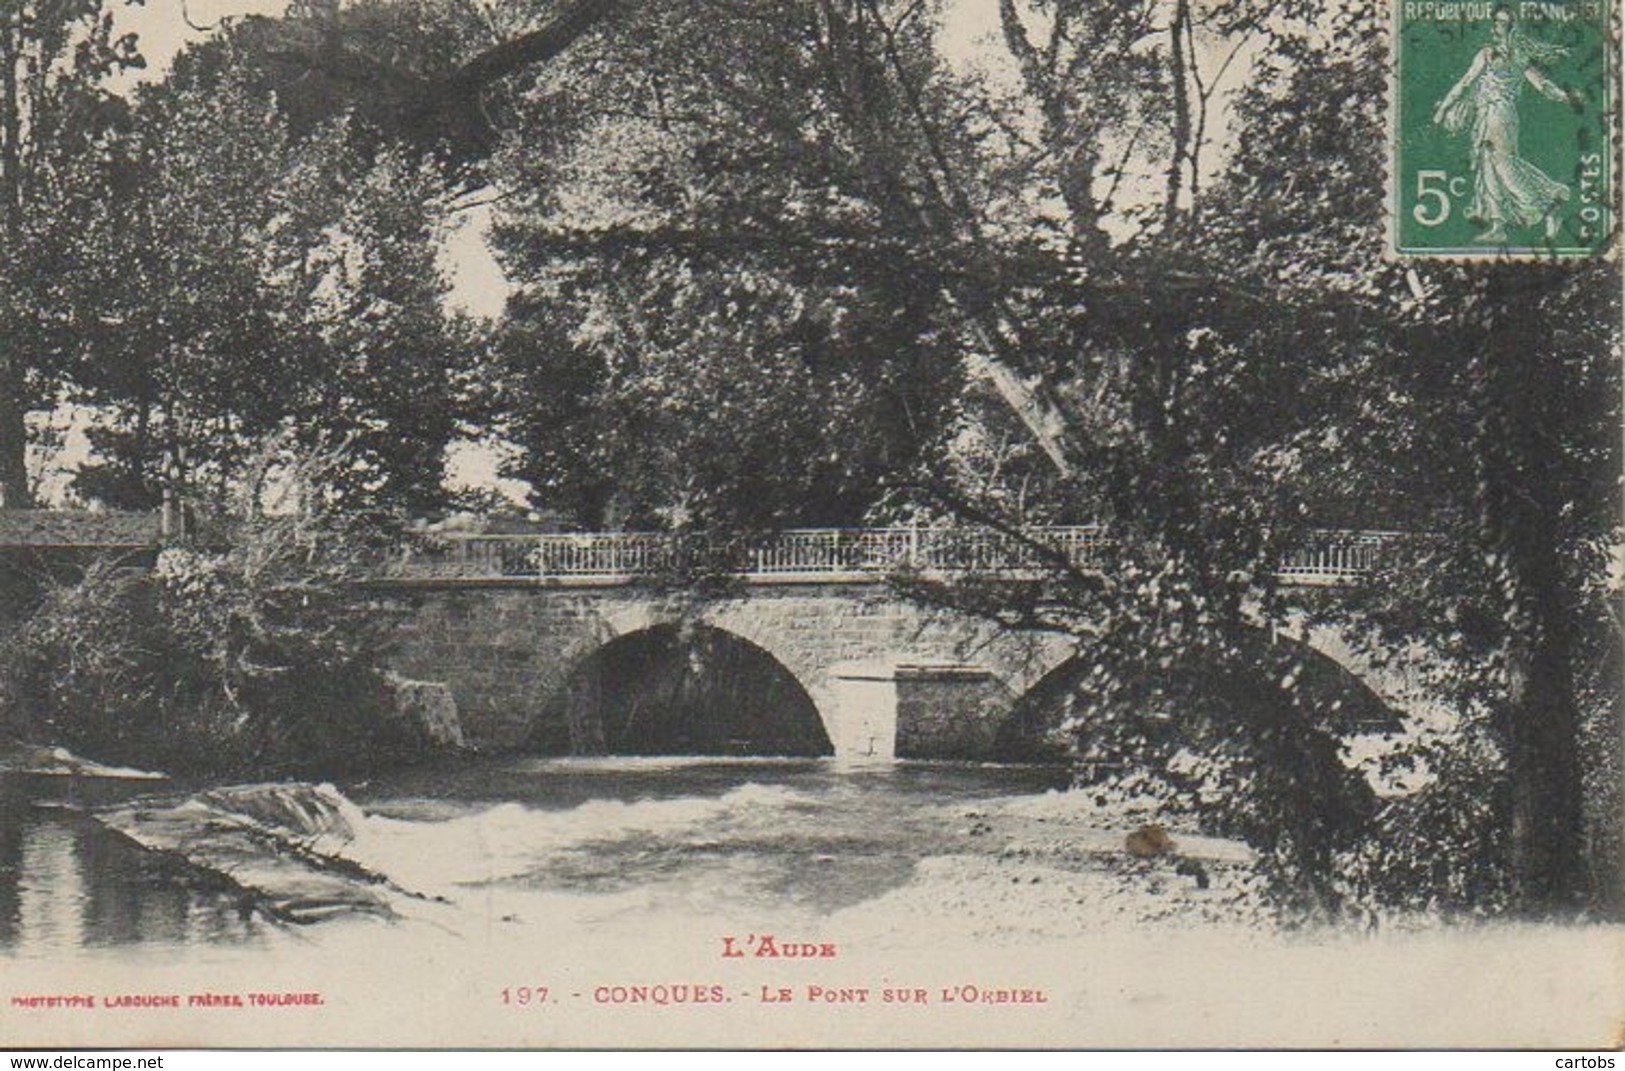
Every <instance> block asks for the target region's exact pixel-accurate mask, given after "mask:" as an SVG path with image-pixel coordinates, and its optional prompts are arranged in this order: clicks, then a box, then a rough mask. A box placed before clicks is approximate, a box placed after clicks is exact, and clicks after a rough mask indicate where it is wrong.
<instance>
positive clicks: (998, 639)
mask: <svg viewBox="0 0 1625 1071" xmlns="http://www.w3.org/2000/svg"><path fill="white" fill-rule="evenodd" d="M1046 543H1048V544H1049V545H1052V546H1059V547H1060V548H1061V549H1062V550H1063V551H1064V552H1065V553H1066V554H1067V555H1068V556H1069V557H1070V558H1071V559H1072V560H1073V561H1074V562H1077V563H1081V564H1084V565H1089V564H1091V563H1094V562H1098V561H1099V560H1101V559H1103V558H1104V557H1105V556H1107V555H1109V553H1110V546H1109V542H1108V541H1107V540H1106V538H1105V536H1104V535H1103V534H1102V533H1100V532H1099V531H1098V530H1097V529H1092V528H1073V529H1053V530H1049V531H1048V532H1047V533H1046ZM1381 543H1382V539H1381V537H1378V536H1372V535H1367V534H1360V533H1337V534H1336V538H1327V539H1325V540H1322V542H1321V544H1320V545H1319V546H1318V547H1317V548H1316V549H1314V550H1312V551H1306V552H1304V553H1303V554H1301V555H1299V556H1297V557H1296V558H1295V559H1293V560H1291V561H1288V562H1285V563H1284V564H1283V566H1282V569H1281V578H1282V580H1283V581H1284V582H1287V583H1296V584H1327V583H1338V582H1340V581H1343V580H1347V579H1349V578H1351V577H1352V576H1354V575H1357V574H1358V573H1359V572H1361V571H1364V570H1365V569H1368V568H1370V566H1371V562H1372V560H1373V559H1372V556H1373V555H1374V554H1375V553H1377V551H1378V548H1379V547H1380V546H1381ZM681 552H682V548H681V547H678V546H677V545H676V544H674V543H673V542H672V541H670V540H669V539H665V538H663V537H657V536H639V535H627V534H613V535H609V534H606V535H548V536H484V535H478V536H476V535H467V536H454V537H447V538H444V539H443V540H442V542H441V544H440V548H439V550H438V552H435V553H431V554H427V555H419V556H417V557H414V558H413V559H410V560H408V561H405V562H403V563H400V564H399V566H398V567H397V568H394V569H392V570H391V573H390V577H389V579H388V580H386V581H384V587H385V589H386V590H387V591H388V592H389V594H390V596H391V597H392V598H395V599H399V600H401V601H403V602H404V603H406V604H407V605H408V606H409V607H410V612H409V614H408V615H407V620H406V622H405V624H404V625H403V631H402V633H401V643H400V646H399V649H398V653H397V654H396V656H395V665H396V668H397V669H398V670H399V671H400V672H401V673H402V674H404V675H406V676H409V677H414V678H418V679H424V680H436V681H444V682H445V683H446V684H447V685H449V687H450V689H451V691H452V693H453V695H454V696H455V698H456V700H457V704H458V709H459V711H460V714H461V717H462V720H463V728H464V732H465V733H466V734H467V735H468V737H469V739H470V740H471V741H473V742H474V743H476V744H477V745H479V746H482V747H486V748H492V749H523V750H534V751H537V752H540V753H546V754H594V753H604V752H623V753H624V752H632V753H637V752H639V751H649V752H655V751H661V750H665V751H667V752H668V753H678V752H681V751H683V750H693V751H695V752H697V753H730V752H734V753H757V754H834V755H835V756H836V757H838V758H847V759H853V760H876V761H886V760H890V759H893V758H937V759H944V758H953V759H976V760H985V759H993V758H999V757H1004V754H1005V751H1006V744H1007V743H1008V741H1007V739H1006V737H1005V735H1004V734H1006V733H1007V732H1008V731H1009V730H1010V728H1011V726H1010V722H1011V716H1012V712H1013V711H1014V710H1016V709H1017V707H1018V704H1019V701H1020V700H1021V699H1022V698H1023V697H1025V696H1029V695H1033V694H1034V693H1035V689H1037V688H1038V687H1039V686H1040V683H1041V682H1043V681H1045V678H1046V677H1048V676H1049V675H1050V674H1052V673H1056V672H1057V671H1059V670H1060V669H1061V667H1063V666H1065V665H1067V663H1068V662H1069V661H1070V660H1071V659H1072V658H1073V655H1074V648H1073V646H1072V643H1071V641H1069V640H1068V639H1067V638H1065V637H1062V636H1058V635H1055V634H1051V633H1019V632H1011V631H1009V630H1006V629H1004V628H1002V627H999V626H996V625H994V624H992V623H989V622H985V621H982V620H979V619H975V618H972V617H969V616H967V615H965V614H962V613H959V612H956V611H951V610H944V609H940V608H929V607H925V606H922V605H920V604H919V603H917V602H914V601H911V600H908V599H905V598H903V597H901V596H900V595H899V594H898V593H897V592H896V591H895V590H894V589H893V588H891V587H890V586H888V585H887V583H886V582H885V580H886V574H887V573H889V572H890V571H891V570H893V569H896V568H897V567H898V566H899V565H903V564H906V565H908V566H910V567H912V568H914V569H916V570H918V571H922V572H933V571H934V572H949V571H963V570H970V569H1001V570H1003V571H1005V572H1006V573H1009V572H1012V571H1015V570H1019V569H1021V568H1030V567H1031V562H1030V561H1029V560H1025V559H1024V558H1023V554H1024V553H1026V552H1025V551H1024V550H1023V549H1022V548H1020V547H1018V546H1014V545H1012V543H1011V541H1010V539H1009V538H1008V537H1003V536H998V535H997V534H995V533H981V534H979V535H976V536H975V537H974V538H967V536H966V534H965V533H963V532H957V531H956V532H954V533H953V534H952V536H951V538H948V537H945V536H944V535H943V533H942V532H940V531H929V530H927V531H922V530H912V529H889V530H867V531H862V532H850V531H847V532H842V531H815V532H790V533H784V534H782V535H780V536H777V537H775V538H774V539H773V540H772V541H770V542H768V543H766V544H763V545H759V546H756V547H754V548H752V549H751V550H750V551H749V557H748V560H746V561H744V562H743V563H741V567H740V568H739V570H738V572H739V574H740V576H741V578H742V579H743V580H744V581H745V583H743V584H742V585H740V586H739V587H737V588H736V589H734V591H733V593H732V594H730V595H728V596H726V597H720V598H719V597H708V598H702V597H698V596H695V595H692V594H686V593H682V592H674V591H670V590H659V589H656V588H653V587H650V586H648V585H646V584H642V583H638V582H637V578H638V577H640V576H647V575H648V574H649V572H650V571H651V570H654V571H658V570H660V569H661V568H663V567H670V566H672V565H673V564H674V560H673V556H674V555H679V554H681ZM661 674H664V675H665V677H666V678H667V679H666V683H665V684H664V685H656V684H653V683H650V681H648V680H642V681H640V679H639V678H652V677H654V676H659V675H661ZM708 675H709V676H710V677H711V678H714V679H713V680H712V682H711V685H709V686H708V687H709V688H710V690H709V691H706V690H705V689H703V688H702V689H701V692H700V693H697V694H695V693H693V688H694V687H695V686H696V685H695V681H696V679H697V678H704V677H707V676H708ZM729 688H731V689H732V691H729ZM651 689H653V690H652V691H651ZM685 689H686V691H685ZM685 695H686V696H687V699H684V696H685ZM685 702H686V703H687V707H688V710H689V713H688V714H687V715H686V717H687V718H688V719H689V720H690V721H692V722H695V723H698V722H705V723H707V725H705V726H702V725H697V724H687V725H685V724H679V723H681V722H683V720H684V716H679V715H672V714H669V713H668V714H664V715H658V716H657V715H655V714H653V713H649V714H648V715H647V716H648V717H649V718H657V717H664V718H666V719H667V720H668V722H671V724H667V725H666V726H665V727H664V728H661V727H659V726H651V725H649V724H645V725H643V726H642V727H641V728H639V727H638V726H636V725H635V723H636V722H637V721H638V719H639V718H641V717H644V716H645V714H644V712H646V711H653V710H655V708H656V707H660V708H661V709H668V708H672V707H673V706H674V704H675V706H677V707H682V706H683V705H684V703H685ZM741 704H746V705H749V704H754V705H755V707H756V709H755V710H753V711H750V712H747V713H743V714H740V713H737V712H733V711H732V710H731V708H733V707H736V706H739V705H741ZM724 707H726V708H730V709H728V710H723V709H719V708H724ZM674 719H675V720H674ZM769 723H771V724H769Z"/></svg>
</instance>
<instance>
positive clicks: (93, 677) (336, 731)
mask: <svg viewBox="0 0 1625 1071" xmlns="http://www.w3.org/2000/svg"><path fill="white" fill-rule="evenodd" d="M375 543H376V537H375V536H374V535H373V534H372V533H370V532H367V531H363V530H360V529H355V528H346V527H344V526H342V525H339V524H336V523H333V522H330V521H325V520H320V519H315V520H313V519H310V518H306V517H300V516H286V517H263V516H262V517H257V518H253V519H250V520H245V521H241V522H237V523H235V524H232V525H230V526H229V528H228V530H227V531H226V532H225V539H224V540H223V544H224V547H225V549H202V548H188V549H168V550H165V551H164V552H162V553H161V554H160V555H159V558H158V562H157V565H156V567H155V568H154V569H153V570H152V571H150V572H137V571H132V570H127V569H120V568H116V567H114V566H111V565H109V564H106V563H98V564H94V565H92V566H91V567H90V568H89V569H88V570H87V571H86V573H85V575H84V576H83V578H82V579H81V580H80V581H79V582H78V583H75V584H71V585H62V586H59V587H57V588H55V589H53V590H51V591H50V592H49V593H48V594H47V597H46V599H45V601H44V603H43V605H42V606H41V607H40V609H39V610H38V611H37V612H36V613H35V614H34V615H32V616H31V618H30V619H29V620H27V621H26V622H24V623H23V625H22V626H21V627H20V628H19V629H18V631H17V633H16V634H15V636H14V637H13V640H12V642H11V643H10V645H9V649H8V651H7V653H6V655H5V665H4V673H5V676H6V677H7V678H8V687H7V688H6V689H5V691H6V692H8V693H9V696H10V699H9V702H10V704H11V706H12V708H13V710H12V720H13V722H14V723H16V724H17V726H18V728H19V730H20V734H21V735H25V736H33V737H36V738H37V737H44V738H46V739H49V740H51V741H53V742H60V743H63V744H66V745H67V746H69V747H71V748H74V749H76V750H80V751H82V752H84V753H86V754H88V755H91V756H94V757H96V758H98V759H101V760H104V761H109V762H118V763H126V764H132V765H137V766H147V767H158V768H162V769H166V770H168V771H170V772H173V773H195V774H210V775H216V774H238V773H248V772H252V773H254V774H255V775H257V776H266V775H277V774H292V773H308V774H323V775H333V774H339V773H348V772H355V771H359V770H364V769H368V768H372V767H375V766H378V765H381V764H385V763H389V762H394V761H398V760H400V759H402V758H404V757H407V756H408V755H410V754H411V753H412V752H413V750H414V749H415V746H416V741H415V737H414V734H413V733H412V732H411V731H410V730H409V728H408V727H407V726H405V725H404V724H402V723H401V722H400V721H398V720H397V719H395V718H393V717H392V716H391V715H392V709H393V708H392V698H391V692H390V686H389V684H388V682H387V681H386V679H385V677H384V675H383V672H382V668H381V665H380V659H381V656H382V654H383V652H384V651H385V649H386V640H387V631H388V629H389V628H390V627H391V625H392V621H391V618H390V616H389V615H388V613H387V612H385V611H384V609H383V608H382V607H380V606H378V605H375V604H374V603H372V602H371V601H369V600H368V599H366V598H365V597H364V596H363V595H361V594H360V592H362V591H363V590H364V589H362V588H361V587H359V586H358V585H357V583H356V581H357V580H358V579H359V578H360V576H361V575H362V574H363V573H364V571H365V570H366V568H367V563H368V561H369V560H370V559H371V557H372V555H373V553H374V552H375V550H376V546H375Z"/></svg>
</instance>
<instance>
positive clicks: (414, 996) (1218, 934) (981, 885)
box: [0, 758, 1625, 1048]
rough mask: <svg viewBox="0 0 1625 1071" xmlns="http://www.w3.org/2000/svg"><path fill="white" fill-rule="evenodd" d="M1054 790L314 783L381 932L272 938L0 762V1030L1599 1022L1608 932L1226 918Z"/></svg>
mask: <svg viewBox="0 0 1625 1071" xmlns="http://www.w3.org/2000/svg"><path fill="white" fill-rule="evenodd" d="M1065 780H1066V774H1065V772H1064V771H1060V770H1056V769H1053V768H1042V767H1015V766H1006V767H996V766H972V765H963V766H961V765H944V764H924V763H921V764H915V763H901V764H898V765H896V766H891V767H876V768H847V767H842V766H840V765H837V764H836V763H834V762H833V761H830V760H793V761H791V760H768V759H761V760H738V759H726V760H722V759H654V758H647V759H644V758H639V759H632V758H614V759H591V760H588V759H578V760H541V759H531V758H501V759H484V760H478V761H468V762H463V763H458V764H450V765H446V766H443V767H441V768H438V769H422V770H413V771H405V772H401V773H397V774H394V775H391V776H387V777H380V778H377V779H374V780H372V781H368V782H363V783H356V784H347V785H341V786H339V788H340V789H341V790H342V793H343V795H342V797H341V796H338V795H332V796H327V797H324V798H326V799H329V800H330V801H332V807H333V808H334V810H335V813H337V814H338V815H339V817H341V818H342V822H341V823H340V824H341V825H342V826H343V827H344V831H345V836H344V839H343V843H342V855H343V857H344V859H345V860H346V861H347V865H348V864H353V865H354V866H355V867H356V868H358V869H357V871H356V873H357V874H358V875H360V876H358V877H356V878H355V879H354V880H355V881H356V882H357V883H359V884H363V885H365V887H367V888H369V889H380V890H387V896H386V897H385V899H386V901H387V903H388V904H389V907H390V910H389V911H388V912H387V916H388V917H384V915H381V914H378V913H373V914H368V913H364V912H361V913H356V912H349V913H345V912H341V913H338V914H335V915H332V916H325V917H324V921H319V922H311V923H309V924H305V925H289V924H286V923H281V922H277V923H273V922H270V921H267V920H266V918H265V917H264V915H263V912H262V911H260V910H258V909H257V908H255V907H254V905H253V904H252V903H250V902H246V901H245V899H244V898H243V897H242V896H241V894H240V893H239V892H237V891H235V890H234V889H233V888H232V887H230V886H227V885H222V884H221V883H220V882H218V881H217V880H211V879H210V878H209V876H208V875H207V874H205V873H201V872H198V871H196V870H195V869H193V868H189V867H187V866H184V865H180V864H177V863H176V862H174V861H173V860H172V859H169V858H167V857H166V856H165V855H164V854H162V853H152V852H146V851H142V850H139V849H137V848H135V847H134V846H133V845H132V844H131V843H130V842H128V841H126V840H124V839H122V838H121V837H119V836H118V835H116V834H113V833H111V832H110V831H108V830H107V829H105V828H102V827H101V826H99V825H98V824H97V823H96V822H94V821H93V820H91V819H89V818H87V817H86V816H85V815H84V814H83V813H82V811H76V810H73V809H64V808H62V807H60V806H59V805H60V804H63V803H68V804H74V805H77V806H79V807H85V806H91V805H96V804H102V803H116V802H118V797H120V796H124V797H128V796H130V795H131V794H133V793H135V792H139V791H150V789H151V788H152V785H151V783H147V784H139V783H131V782H118V781H99V780H91V779H74V778H65V777H54V778H45V777H19V776H15V775H12V776H8V777H4V778H0V1039H7V1038H9V1039H12V1040H14V1041H15V1040H16V1039H23V1040H25V1041H27V1042H28V1043H31V1044H36V1045H46V1046H69V1047H74V1046H77V1047H84V1046H86V1045H123V1046H158V1047H172V1046H174V1045H177V1044H180V1045H186V1046H192V1045H206V1046H226V1047H234V1046H243V1045H249V1046H264V1047H272V1048H281V1047H288V1046H307V1045H314V1046H322V1047H332V1046H363V1047H372V1046H404V1047H430V1048H433V1047H443V1046H451V1047H482V1046H497V1047H532V1046H539V1047H559V1046H563V1047H579V1046H589V1047H612V1048H613V1047H621V1046H659V1047H671V1046H681V1047H700V1048H709V1047H716V1046H718V1045H723V1046H727V1045H749V1046H772V1047H782V1046H790V1047H820V1046H827V1045H832V1044H835V1045H844V1046H869V1045H908V1046H916V1047H920V1046H923V1047H941V1046H949V1047H956V1046H957V1047H965V1046H987V1045H996V1046H1004V1047H1010V1046H1017V1047H1024V1046H1032V1045H1062V1046H1083V1047H1102V1046H1109V1047H1130V1048H1135V1047H1145V1046H1148V1045H1149V1046H1155V1047H1165V1046H1168V1047H1194V1048H1207V1047H1213V1046H1215V1045H1224V1046H1241V1047H1256V1046H1287V1047H1306V1048H1320V1047H1326V1046H1344V1045H1362V1046H1366V1047H1379V1048H1381V1047H1389V1046H1393V1045H1395V1044H1407V1045H1421V1046H1432V1047H1460V1046H1485V1047H1490V1048H1498V1047H1532V1048H1574V1047H1596V1046H1602V1045H1606V1044H1608V1043H1609V1042H1610V1039H1611V1038H1612V1036H1613V1034H1612V1033H1611V1032H1612V1031H1614V1030H1615V1029H1616V1028H1617V1027H1616V1024H1617V1022H1618V1009H1619V1008H1620V1007H1621V1006H1625V935H1622V933H1621V929H1620V927H1618V926H1614V925H1604V926H1538V927H1534V926H1521V925H1517V924H1508V925H1500V926H1494V927H1476V928H1467V927H1454V928H1439V927H1430V928H1426V929H1419V930H1404V929H1396V930H1392V931H1387V932H1384V933H1380V934H1370V933H1364V932H1351V931H1348V930H1317V929H1312V928H1311V929H1295V930H1287V931H1281V930H1272V929H1269V928H1260V927H1259V925H1258V923H1259V922H1260V921H1261V920H1260V918H1259V916H1258V915H1257V914H1256V912H1255V910H1254V909H1253V908H1249V906H1248V905H1249V903H1253V901H1252V900H1250V899H1249V897H1250V892H1249V890H1250V889H1251V888H1252V886H1251V884H1250V883H1251V881H1252V877H1251V874H1252V871H1251V867H1250V865H1249V856H1248V853H1247V851H1246V849H1245V848H1243V847H1242V846H1240V845H1236V844H1234V843H1231V842H1225V841H1212V840H1208V839H1206V838H1202V837H1198V836H1195V835H1194V834H1191V833H1188V832H1185V833H1182V832H1179V831H1177V830H1176V831H1175V840H1176V842H1177V845H1178V853H1179V855H1178V858H1177V859H1175V858H1169V859H1153V860H1136V859H1133V858H1131V857H1130V856H1129V855H1128V853H1126V852H1125V851H1124V832H1123V829H1122V828H1121V827H1118V828H1109V827H1108V825H1107V824H1103V823H1102V821H1101V816H1100V814H1098V813H1092V812H1091V811H1090V809H1089V807H1088V805H1087V800H1083V801H1080V799H1079V794H1078V793H1052V792H1050V791H1049V790H1050V789H1052V788H1055V787H1056V786H1058V785H1060V784H1061V783H1063V782H1064V781H1065ZM147 807H148V805H147V804H145V803H143V804H141V805H140V808H138V809H142V810H144V809H146V808H147ZM127 809H128V808H127ZM1192 862H1195V863H1200V864H1201V867H1202V868H1203V870H1202V872H1203V874H1204V875H1205V876H1206V877H1207V878H1210V879H1211V881H1210V882H1205V883H1204V882H1199V881H1197V880H1196V879H1195V878H1194V877H1193V874H1192V872H1191V871H1190V870H1189V869H1188V867H1189V864H1190V863H1192ZM1181 867H1184V868H1185V869H1181ZM239 876H241V874H240V873H239ZM345 880H350V879H349V878H346V879H345ZM769 937H770V938H771V939H772V945H771V954H769V955H763V954H762V952H763V949H764V947H767V946H764V939H765V938H769ZM787 950H793V951H794V953H795V954H794V955H787V954H785V953H786V951H787ZM904 997H906V998H907V999H902V998H904ZM70 998H71V999H72V1000H76V1001H83V1002H87V1005H93V1007H92V1006H86V1005H69V1004H68V1003H66V1001H67V1000H69V999H70Z"/></svg>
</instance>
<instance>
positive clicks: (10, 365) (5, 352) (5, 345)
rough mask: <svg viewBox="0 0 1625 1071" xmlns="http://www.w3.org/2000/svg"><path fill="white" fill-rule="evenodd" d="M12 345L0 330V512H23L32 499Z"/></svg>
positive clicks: (20, 388)
mask: <svg viewBox="0 0 1625 1071" xmlns="http://www.w3.org/2000/svg"><path fill="white" fill-rule="evenodd" d="M14 345H15V344H14V343H13V342H12V340H10V339H8V338H6V337H5V330H4V328H3V327H0V508H7V509H27V508H28V507H30V506H32V505H33V503H34V499H33V495H32V493H31V492H30V490H29V487H28V426H27V424H26V422H25V419H24V418H25V416H26V414H25V412H24V405H23V382H22V376H21V375H20V374H19V371H20V369H18V367H17V355H16V349H15V348H14Z"/></svg>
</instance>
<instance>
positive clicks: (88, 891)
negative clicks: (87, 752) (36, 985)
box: [0, 773, 263, 957]
mask: <svg viewBox="0 0 1625 1071" xmlns="http://www.w3.org/2000/svg"><path fill="white" fill-rule="evenodd" d="M152 789H153V785H152V783H151V782H125V781H118V780H107V779H96V778H76V777H62V776H40V775H34V774H16V773H4V774H0V953H6V954H13V955H18V956H39V957H49V956H54V955H59V954H62V953H65V952H71V951H75V950H79V949H96V948H110V947H117V946H128V945H158V946H176V945H196V944H215V943H233V944H235V943H242V942H245V941H250V940H252V939H253V938H255V937H256V936H257V935H258V934H260V933H262V932H263V927H262V926H261V925H260V924H258V923H256V922H255V921H253V920H252V919H250V918H248V917H246V916H245V915H244V913H243V912H241V911H240V910H239V904H240V897H239V896H238V895H237V893H236V891H235V890H232V889H230V888H228V887H227V886H226V884H225V883H224V882H222V881H219V880H216V879H213V878H211V877H209V876H208V875H206V874H203V873H200V872H198V871H196V870H195V869H193V868H191V867H188V866H185V865H184V864H182V863H180V862H179V861H177V860H174V859H172V858H168V857H165V856H162V855H158V854H155V853H152V852H148V851H144V850H142V849H140V848H138V847H136V846H135V845H133V844H131V843H130V842H129V841H128V840H126V839H124V838H123V837H121V836H119V835H117V834H115V833H112V832H110V831H109V830H107V829H106V828H104V827H103V826H102V825H100V824H99V823H97V822H95V821H94V820H92V819H90V818H88V817H86V816H85V815H84V814H82V813H79V812H77V811H75V810H71V809H68V808H69V807H83V806H93V805H99V804H105V803H114V802H118V801H120V800H124V799H128V798H130V797H132V796H135V795H138V794H140V793H142V792H150V791H152Z"/></svg>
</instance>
